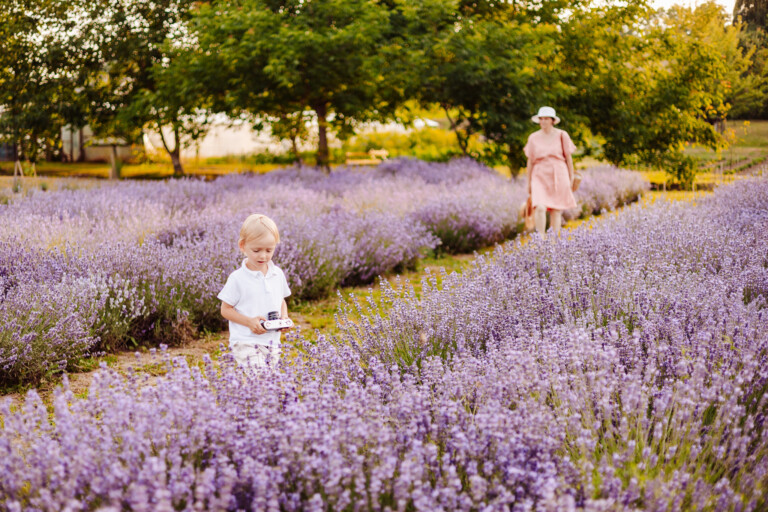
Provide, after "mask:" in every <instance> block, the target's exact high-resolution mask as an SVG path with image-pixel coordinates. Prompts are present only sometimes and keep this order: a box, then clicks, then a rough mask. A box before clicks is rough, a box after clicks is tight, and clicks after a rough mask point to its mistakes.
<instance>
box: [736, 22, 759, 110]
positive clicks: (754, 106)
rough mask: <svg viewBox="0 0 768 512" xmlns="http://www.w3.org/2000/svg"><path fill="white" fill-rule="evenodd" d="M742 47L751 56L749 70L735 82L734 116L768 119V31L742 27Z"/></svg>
mask: <svg viewBox="0 0 768 512" xmlns="http://www.w3.org/2000/svg"><path fill="white" fill-rule="evenodd" d="M739 35H740V43H739V44H740V47H741V48H742V49H743V51H744V53H745V54H746V55H749V56H750V58H751V63H750V65H749V68H748V70H747V72H746V73H744V74H743V75H742V76H741V77H740V79H739V80H738V81H737V82H736V83H735V84H734V94H733V110H732V112H731V117H732V118H734V119H767V118H768V34H767V33H766V31H765V28H750V27H749V26H746V27H742V31H741V32H740V34H739Z"/></svg>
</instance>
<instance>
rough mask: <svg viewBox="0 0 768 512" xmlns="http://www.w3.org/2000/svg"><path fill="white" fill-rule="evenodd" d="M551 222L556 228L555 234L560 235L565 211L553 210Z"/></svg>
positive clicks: (550, 213) (550, 215) (550, 214)
mask: <svg viewBox="0 0 768 512" xmlns="http://www.w3.org/2000/svg"><path fill="white" fill-rule="evenodd" d="M549 224H550V225H551V226H552V227H553V228H554V230H555V235H557V236H560V228H561V227H562V225H563V211H562V210H552V211H551V212H549Z"/></svg>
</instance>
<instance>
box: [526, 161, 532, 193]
mask: <svg viewBox="0 0 768 512" xmlns="http://www.w3.org/2000/svg"><path fill="white" fill-rule="evenodd" d="M532 170H533V162H532V161H531V159H530V158H529V159H528V162H527V163H526V164H525V172H526V174H527V175H528V195H529V196H530V195H531V171H532Z"/></svg>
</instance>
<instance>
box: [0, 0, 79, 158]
mask: <svg viewBox="0 0 768 512" xmlns="http://www.w3.org/2000/svg"><path fill="white" fill-rule="evenodd" d="M70 21H71V20H69V19H68V17H67V10H66V9H65V8H63V7H62V5H60V3H59V2H54V1H52V0H8V1H6V2H4V3H3V6H2V9H0V142H7V143H10V144H12V145H14V146H15V147H16V149H17V152H18V153H17V154H18V157H19V158H20V159H21V158H26V159H28V160H30V161H32V162H34V161H36V159H37V156H38V153H39V151H40V149H41V148H42V147H43V146H45V145H49V146H51V145H55V144H56V143H57V142H56V141H57V140H58V141H59V142H60V131H61V127H62V126H63V125H64V124H65V123H66V122H67V121H68V119H69V114H70V113H69V112H68V110H67V108H66V107H67V105H68V104H70V103H71V98H72V96H73V95H74V87H75V81H74V78H75V76H74V75H75V69H76V60H77V56H76V53H77V50H76V48H75V47H74V46H73V45H71V44H69V43H70V39H69V38H68V37H67V36H66V35H65V33H64V31H65V30H66V29H67V27H68V26H69V22H70Z"/></svg>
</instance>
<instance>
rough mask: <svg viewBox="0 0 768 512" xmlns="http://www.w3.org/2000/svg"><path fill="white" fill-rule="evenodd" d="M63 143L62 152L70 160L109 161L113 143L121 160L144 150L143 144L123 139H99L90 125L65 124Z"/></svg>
mask: <svg viewBox="0 0 768 512" xmlns="http://www.w3.org/2000/svg"><path fill="white" fill-rule="evenodd" d="M61 143H62V152H63V153H64V156H65V157H66V159H67V160H68V161H70V162H80V161H83V162H109V160H110V158H111V153H112V145H113V144H114V145H116V149H117V157H118V158H119V159H120V160H130V159H131V158H133V157H135V156H136V153H137V152H139V153H140V152H143V148H142V147H141V146H135V145H133V144H128V143H126V142H125V141H124V140H122V139H115V140H114V141H112V140H110V139H97V138H96V137H94V136H93V131H92V130H91V128H90V127H89V126H86V127H85V128H82V129H80V130H72V128H71V127H70V126H65V127H64V128H62V129H61Z"/></svg>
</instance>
